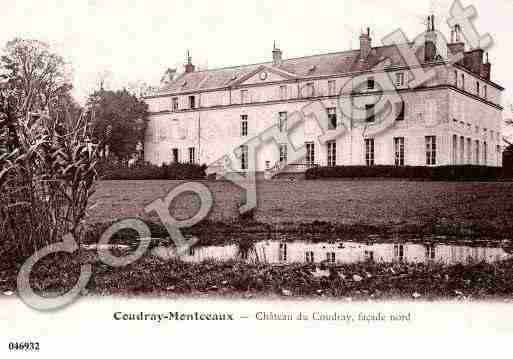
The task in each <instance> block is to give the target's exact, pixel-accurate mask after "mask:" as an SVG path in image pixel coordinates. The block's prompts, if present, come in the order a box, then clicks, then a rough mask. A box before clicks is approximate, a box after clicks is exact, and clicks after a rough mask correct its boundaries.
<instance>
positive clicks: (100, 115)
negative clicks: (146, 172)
mask: <svg viewBox="0 0 513 359" xmlns="http://www.w3.org/2000/svg"><path fill="white" fill-rule="evenodd" d="M88 108H89V115H90V117H91V124H92V139H93V141H94V142H95V143H97V144H99V146H100V148H101V150H102V151H104V150H105V149H106V148H108V149H109V153H111V154H114V155H115V156H117V157H118V158H120V159H123V160H128V159H130V158H132V157H133V156H134V154H137V152H138V145H139V144H140V143H143V142H144V135H145V131H146V121H147V117H148V105H147V104H146V103H145V102H143V101H142V100H140V99H138V98H137V97H136V96H135V95H133V94H131V93H129V92H128V91H127V90H125V89H123V90H118V91H106V90H99V91H96V92H95V93H93V94H92V95H91V96H90V97H89V100H88Z"/></svg>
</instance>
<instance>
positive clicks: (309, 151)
mask: <svg viewBox="0 0 513 359" xmlns="http://www.w3.org/2000/svg"><path fill="white" fill-rule="evenodd" d="M305 145H306V165H307V166H308V167H313V165H314V164H315V147H314V143H313V142H306V144H305Z"/></svg>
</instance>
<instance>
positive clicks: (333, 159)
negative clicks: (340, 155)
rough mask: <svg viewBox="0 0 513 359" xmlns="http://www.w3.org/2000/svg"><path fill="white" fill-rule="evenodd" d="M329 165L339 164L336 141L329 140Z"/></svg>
mask: <svg viewBox="0 0 513 359" xmlns="http://www.w3.org/2000/svg"><path fill="white" fill-rule="evenodd" d="M327 146H328V167H334V166H336V165H337V143H336V142H335V141H328V143H327Z"/></svg>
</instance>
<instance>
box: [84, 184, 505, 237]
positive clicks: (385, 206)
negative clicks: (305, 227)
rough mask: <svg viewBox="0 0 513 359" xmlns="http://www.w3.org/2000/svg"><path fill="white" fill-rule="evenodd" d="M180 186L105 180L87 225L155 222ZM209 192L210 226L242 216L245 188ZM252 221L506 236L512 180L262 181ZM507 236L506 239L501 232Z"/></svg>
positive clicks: (187, 204)
mask: <svg viewBox="0 0 513 359" xmlns="http://www.w3.org/2000/svg"><path fill="white" fill-rule="evenodd" d="M181 183H182V182H181V181H103V182H101V183H100V184H99V186H98V189H97V192H96V193H95V195H94V196H93V198H92V201H91V203H92V204H94V203H97V205H96V206H95V207H94V208H93V209H92V210H90V212H89V215H90V217H89V218H88V220H89V222H90V223H98V222H109V221H112V220H116V219H122V218H126V217H142V218H145V219H153V220H157V217H156V215H155V213H153V214H152V215H150V216H148V215H146V214H145V213H144V208H145V206H146V205H148V204H149V203H151V202H152V201H154V200H155V199H158V198H163V197H164V196H165V195H166V194H167V193H168V191H170V190H171V189H172V188H174V187H175V186H177V185H179V184H181ZM203 183H204V184H206V185H207V187H209V188H210V190H211V191H212V194H213V197H214V206H213V209H212V211H211V213H210V215H209V217H208V218H209V219H210V220H213V221H223V222H230V221H233V220H235V219H236V218H237V207H238V205H239V204H240V203H242V201H243V196H244V193H243V190H242V189H240V188H239V187H237V186H235V185H233V184H232V183H230V182H225V181H217V182H207V181H205V182H203ZM257 198H258V208H257V211H256V216H255V219H256V220H257V221H259V222H262V223H269V224H275V223H294V224H299V223H305V222H313V221H326V222H331V223H335V224H343V225H362V224H365V225H371V226H392V227H393V226H408V225H413V226H440V227H457V228H463V229H464V230H470V231H472V229H473V228H474V229H475V228H480V229H483V228H484V229H487V228H488V229H490V230H495V231H501V230H503V232H504V231H506V229H507V228H512V224H511V221H512V215H513V182H482V183H481V182H413V181H394V180H354V181H351V180H325V181H305V180H297V181H295V182H291V181H289V180H286V179H283V180H274V181H260V182H258V184H257ZM198 206H199V200H198V198H197V197H196V196H194V195H192V194H183V195H181V196H179V197H178V198H177V199H176V200H175V201H174V202H173V203H172V205H171V211H172V213H173V215H174V216H175V217H176V218H186V217H189V216H191V215H192V214H194V213H195V212H196V211H197V209H198ZM504 235H509V234H508V233H504Z"/></svg>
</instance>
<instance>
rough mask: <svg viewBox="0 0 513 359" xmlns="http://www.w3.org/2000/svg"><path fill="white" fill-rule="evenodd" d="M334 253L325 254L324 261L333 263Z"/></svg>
mask: <svg viewBox="0 0 513 359" xmlns="http://www.w3.org/2000/svg"><path fill="white" fill-rule="evenodd" d="M335 260H336V258H335V252H327V253H326V261H327V262H328V263H335Z"/></svg>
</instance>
